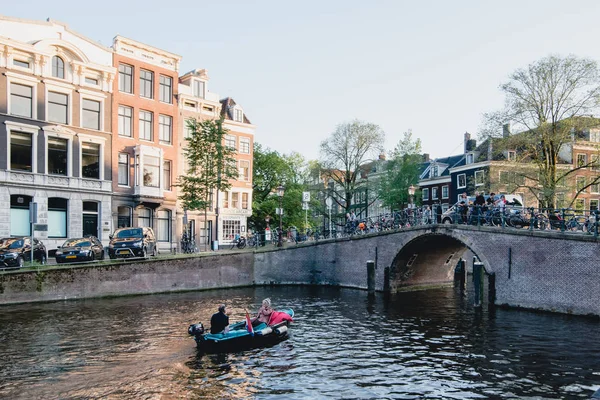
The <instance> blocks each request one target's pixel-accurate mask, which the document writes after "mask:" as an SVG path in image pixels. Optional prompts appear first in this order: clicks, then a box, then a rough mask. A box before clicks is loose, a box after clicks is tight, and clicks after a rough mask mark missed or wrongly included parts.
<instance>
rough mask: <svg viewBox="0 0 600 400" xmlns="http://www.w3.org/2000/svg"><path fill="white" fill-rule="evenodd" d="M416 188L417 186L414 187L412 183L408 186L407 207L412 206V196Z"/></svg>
mask: <svg viewBox="0 0 600 400" xmlns="http://www.w3.org/2000/svg"><path fill="white" fill-rule="evenodd" d="M416 189H417V188H416V187H414V186H413V185H410V186H409V187H408V198H409V205H408V208H414V203H413V197H414V195H415V190H416Z"/></svg>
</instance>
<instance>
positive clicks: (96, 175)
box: [81, 142, 100, 179]
mask: <svg viewBox="0 0 600 400" xmlns="http://www.w3.org/2000/svg"><path fill="white" fill-rule="evenodd" d="M81 176H82V177H83V178H92V179H100V145H99V144H97V143H89V142H83V143H82V144H81Z"/></svg>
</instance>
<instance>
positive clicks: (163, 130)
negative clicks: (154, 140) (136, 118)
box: [158, 115, 173, 144]
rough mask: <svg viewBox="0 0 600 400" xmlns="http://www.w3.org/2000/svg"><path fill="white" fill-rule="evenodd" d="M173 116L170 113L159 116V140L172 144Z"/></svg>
mask: <svg viewBox="0 0 600 400" xmlns="http://www.w3.org/2000/svg"><path fill="white" fill-rule="evenodd" d="M172 125H173V118H171V117H169V116H168V115H159V116H158V140H160V142H161V143H163V144H171V132H172Z"/></svg>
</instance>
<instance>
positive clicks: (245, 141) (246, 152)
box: [239, 137, 250, 154]
mask: <svg viewBox="0 0 600 400" xmlns="http://www.w3.org/2000/svg"><path fill="white" fill-rule="evenodd" d="M242 142H244V143H248V151H242ZM239 146H240V149H239V152H240V153H241V154H250V139H249V138H246V137H241V138H240V140H239Z"/></svg>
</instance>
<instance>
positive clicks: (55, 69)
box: [52, 56, 65, 79]
mask: <svg viewBox="0 0 600 400" xmlns="http://www.w3.org/2000/svg"><path fill="white" fill-rule="evenodd" d="M52 76H53V77H55V78H59V79H65V62H64V61H63V59H62V58H60V57H59V56H54V57H52Z"/></svg>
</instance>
